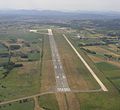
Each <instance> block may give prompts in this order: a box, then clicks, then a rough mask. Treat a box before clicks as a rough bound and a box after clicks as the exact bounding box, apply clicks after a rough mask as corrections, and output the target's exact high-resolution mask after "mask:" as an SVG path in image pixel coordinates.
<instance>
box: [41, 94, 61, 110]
mask: <svg viewBox="0 0 120 110" xmlns="http://www.w3.org/2000/svg"><path fill="white" fill-rule="evenodd" d="M39 104H40V106H41V107H42V108H43V109H48V110H59V106H58V102H57V100H56V96H55V95H54V94H48V95H43V96H40V97H39Z"/></svg>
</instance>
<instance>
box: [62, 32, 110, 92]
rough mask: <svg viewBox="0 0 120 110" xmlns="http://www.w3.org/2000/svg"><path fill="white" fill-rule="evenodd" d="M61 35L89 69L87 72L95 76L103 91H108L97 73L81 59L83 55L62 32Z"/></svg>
mask: <svg viewBox="0 0 120 110" xmlns="http://www.w3.org/2000/svg"><path fill="white" fill-rule="evenodd" d="M63 37H64V38H65V39H66V41H67V42H68V44H69V45H70V46H71V47H72V49H73V50H74V51H75V53H76V54H77V56H78V57H79V58H80V60H81V61H82V62H83V64H84V65H85V66H86V68H87V69H88V70H89V72H90V73H91V74H92V76H93V77H94V78H95V80H96V81H97V83H98V84H99V85H100V87H101V89H102V90H103V91H108V89H107V88H106V87H105V85H104V84H103V83H102V82H101V80H100V79H99V78H98V77H97V75H96V74H95V73H94V71H93V70H92V69H91V67H90V66H89V65H88V64H87V62H86V61H85V60H84V59H83V57H82V56H81V55H80V54H79V52H78V51H77V50H76V49H75V47H74V46H73V45H72V43H71V42H70V41H69V40H68V38H67V37H66V36H65V35H64V34H63Z"/></svg>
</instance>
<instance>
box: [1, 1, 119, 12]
mask: <svg viewBox="0 0 120 110" xmlns="http://www.w3.org/2000/svg"><path fill="white" fill-rule="evenodd" d="M0 9H37V10H62V11H63V10H67V11H71V10H73V11H74V10H84V11H120V0H0Z"/></svg>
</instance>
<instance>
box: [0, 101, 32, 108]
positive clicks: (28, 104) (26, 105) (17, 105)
mask: <svg viewBox="0 0 120 110" xmlns="http://www.w3.org/2000/svg"><path fill="white" fill-rule="evenodd" d="M0 110H34V103H33V101H32V100H28V101H27V102H23V101H22V102H20V101H19V102H14V103H10V104H6V105H1V106H0Z"/></svg>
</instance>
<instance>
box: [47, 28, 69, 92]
mask: <svg viewBox="0 0 120 110" xmlns="http://www.w3.org/2000/svg"><path fill="white" fill-rule="evenodd" d="M48 35H49V41H50V48H51V53H52V61H53V66H54V72H55V78H56V90H57V91H59V92H67V91H70V88H69V85H68V82H67V78H66V76H65V73H64V70H63V66H62V63H61V60H60V56H59V52H58V49H57V46H56V43H55V40H54V36H53V33H52V29H48ZM48 80H49V79H48Z"/></svg>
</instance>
